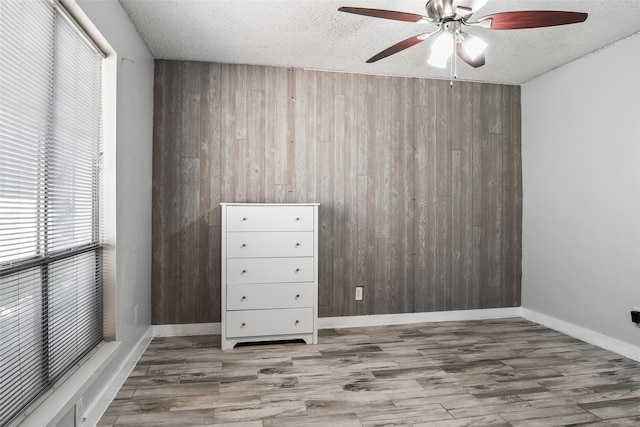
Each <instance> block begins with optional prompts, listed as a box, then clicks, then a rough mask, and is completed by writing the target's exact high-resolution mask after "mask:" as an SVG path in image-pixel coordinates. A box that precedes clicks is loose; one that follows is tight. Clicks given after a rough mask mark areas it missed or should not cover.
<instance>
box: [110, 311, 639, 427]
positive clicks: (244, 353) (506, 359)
mask: <svg viewBox="0 0 640 427" xmlns="http://www.w3.org/2000/svg"><path fill="white" fill-rule="evenodd" d="M219 348H220V337H219V336H197V337H177V338H176V337H173V338H157V339H154V340H153V342H152V343H151V344H150V346H149V348H148V349H147V351H146V352H145V353H144V355H143V356H142V358H141V359H140V361H139V362H138V364H137V366H136V367H135V369H134V370H133V372H132V373H131V375H130V377H129V378H128V379H127V381H126V382H125V384H124V386H123V387H122V389H121V390H120V392H119V393H118V395H117V397H116V399H115V400H114V401H113V402H112V404H111V405H110V406H109V408H108V410H107V411H106V413H105V414H104V416H103V418H102V419H101V420H100V423H99V425H100V426H156V427H160V426H195V425H198V426H200V425H216V426H222V425H224V426H236V427H262V426H264V427H268V426H291V427H302V426H332V427H333V426H358V427H361V426H416V427H418V426H419V427H422V426H455V427H458V426H489V425H490V426H555V425H589V426H638V425H640V363H638V362H635V361H633V360H630V359H626V358H624V357H622V356H620V355H617V354H615V353H612V352H609V351H606V350H603V349H600V348H598V347H595V346H592V345H590V344H586V343H584V342H582V341H579V340H576V339H573V338H571V337H568V336H565V335H563V334H560V333H558V332H555V331H553V330H550V329H547V328H545V327H543V326H540V325H537V324H534V323H531V322H528V321H526V320H523V319H503V320H488V321H472V322H447V323H421V324H412V325H396V326H379V327H362V328H350V329H335V330H334V329H328V330H321V331H320V337H319V344H318V345H303V344H277V345H274V344H269V345H265V346H248V347H242V348H236V349H234V350H230V351H225V352H222V351H221V350H220V349H219Z"/></svg>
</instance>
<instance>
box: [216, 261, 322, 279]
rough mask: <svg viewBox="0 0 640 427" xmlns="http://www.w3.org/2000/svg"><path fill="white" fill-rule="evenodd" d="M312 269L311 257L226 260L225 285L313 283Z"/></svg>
mask: <svg viewBox="0 0 640 427" xmlns="http://www.w3.org/2000/svg"><path fill="white" fill-rule="evenodd" d="M313 268H314V265H313V257H308V258H228V259H227V285H233V284H236V283H239V284H242V283H279V282H313V280H314V271H313ZM223 286H224V283H223Z"/></svg>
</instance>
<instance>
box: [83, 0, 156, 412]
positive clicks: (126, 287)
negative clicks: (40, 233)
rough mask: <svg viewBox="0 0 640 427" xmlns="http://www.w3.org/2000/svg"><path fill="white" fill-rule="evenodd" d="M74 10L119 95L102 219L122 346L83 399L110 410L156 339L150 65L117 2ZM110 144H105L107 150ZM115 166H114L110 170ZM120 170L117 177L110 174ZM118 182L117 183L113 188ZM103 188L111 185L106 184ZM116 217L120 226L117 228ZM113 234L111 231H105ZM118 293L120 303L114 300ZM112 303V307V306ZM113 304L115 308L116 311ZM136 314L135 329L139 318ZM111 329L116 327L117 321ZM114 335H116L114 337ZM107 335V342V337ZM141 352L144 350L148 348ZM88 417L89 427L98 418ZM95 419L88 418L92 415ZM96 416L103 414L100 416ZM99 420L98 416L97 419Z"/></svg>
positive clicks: (88, 0) (90, 1)
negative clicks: (97, 41) (110, 250)
mask: <svg viewBox="0 0 640 427" xmlns="http://www.w3.org/2000/svg"><path fill="white" fill-rule="evenodd" d="M77 4H78V5H79V6H80V8H81V9H82V10H83V12H84V13H85V14H86V16H87V17H88V18H89V20H90V21H91V22H92V24H93V25H94V26H95V27H96V28H97V30H98V31H99V32H100V33H101V35H102V36H103V37H104V38H105V39H106V41H107V42H108V43H109V45H110V46H111V47H112V48H113V50H115V53H116V55H117V56H116V58H115V61H116V62H115V66H116V67H117V92H116V99H115V108H116V117H115V120H116V123H115V142H116V144H115V151H114V150H113V148H114V147H111V151H109V147H105V153H106V154H109V155H110V156H111V163H112V165H111V166H112V170H111V174H110V182H106V183H105V184H106V186H107V187H109V186H111V187H110V188H105V193H106V197H107V199H109V194H110V195H111V198H110V200H107V201H106V203H107V205H108V206H107V210H106V212H105V215H109V216H110V217H109V218H105V222H106V223H107V228H109V224H110V226H111V227H112V230H111V231H112V233H113V230H115V236H113V234H112V235H111V236H107V238H109V237H110V238H111V240H112V242H111V243H112V244H115V260H113V261H114V262H113V263H112V266H111V271H110V273H111V274H113V273H114V271H113V270H114V269H115V275H114V277H110V278H108V279H109V280H112V281H113V280H114V278H115V283H112V284H113V285H115V289H111V290H110V292H107V295H106V296H105V298H106V299H107V310H108V311H109V310H112V313H110V315H111V316H115V339H116V341H118V342H119V343H120V345H119V347H118V350H117V355H116V356H115V357H114V358H113V360H112V361H111V363H110V365H109V367H108V368H107V369H105V371H104V372H103V373H102V375H101V376H100V377H98V378H97V379H96V381H95V385H94V386H93V387H92V388H90V389H89V390H88V391H87V392H86V393H85V394H84V396H85V397H84V406H85V408H87V407H90V408H91V405H97V407H98V409H99V408H100V407H104V405H105V404H106V403H108V402H97V401H96V400H100V399H103V400H104V399H107V400H109V399H110V398H112V397H113V396H111V395H110V392H107V393H106V394H105V395H101V393H103V392H104V386H105V384H108V383H109V381H110V380H112V378H113V376H114V375H115V374H116V372H118V370H119V369H120V367H121V365H122V364H123V363H124V364H127V363H135V360H133V361H131V360H128V358H129V356H130V355H131V354H132V353H133V354H135V353H136V351H139V350H140V349H139V348H136V347H139V346H140V342H141V340H142V341H143V342H144V340H145V337H148V336H150V333H151V332H150V331H151V327H150V325H151V172H152V142H153V66H154V61H153V57H152V56H151V54H150V53H149V51H148V49H147V47H146V45H145V43H144V41H143V40H142V38H141V37H140V36H139V34H138V32H137V30H136V29H135V27H134V26H133V24H132V23H131V21H130V20H129V17H128V15H127V14H126V12H125V11H124V10H123V9H122V7H121V6H120V4H119V3H118V2H117V1H116V0H101V1H95V0H77ZM107 143H108V141H106V142H105V144H107ZM114 162H115V164H113V163H114ZM114 166H115V174H114V173H113V167H114ZM114 179H115V183H114V182H113V180H114ZM105 180H106V179H105ZM114 216H115V223H114ZM107 233H108V231H107ZM112 292H115V295H113V294H112ZM109 299H111V301H109ZM114 303H115V307H113V306H112V305H113V304H114ZM136 306H137V322H136V319H135V310H136ZM106 321H107V322H108V323H111V325H110V326H113V319H109V315H108V316H107V319H106ZM112 332H113V331H112ZM107 334H108V335H110V333H109V331H107ZM143 345H144V344H143ZM95 409H96V407H95V406H94V411H93V413H89V417H90V419H89V425H90V424H91V421H97V420H92V419H91V417H92V416H93V417H95V416H96V414H95V412H96V411H95ZM90 412H91V411H90ZM98 412H100V411H99V410H98ZM98 415H99V414H98Z"/></svg>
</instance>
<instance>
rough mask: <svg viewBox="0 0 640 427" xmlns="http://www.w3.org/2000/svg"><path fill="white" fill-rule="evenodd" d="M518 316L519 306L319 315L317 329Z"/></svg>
mask: <svg viewBox="0 0 640 427" xmlns="http://www.w3.org/2000/svg"><path fill="white" fill-rule="evenodd" d="M508 317H520V307H507V308H487V309H482V310H452V311H435V312H429V313H398V314H373V315H368V316H343V317H320V318H319V319H318V329H329V328H352V327H356V326H380V325H402V324H407V323H423V322H451V321H459V320H483V319H503V318H508Z"/></svg>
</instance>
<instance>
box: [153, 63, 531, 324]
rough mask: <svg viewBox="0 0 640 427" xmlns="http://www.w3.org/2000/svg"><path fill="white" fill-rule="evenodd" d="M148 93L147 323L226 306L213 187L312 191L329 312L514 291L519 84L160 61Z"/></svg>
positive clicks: (323, 301) (224, 195) (515, 296)
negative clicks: (151, 99) (359, 297)
mask: <svg viewBox="0 0 640 427" xmlns="http://www.w3.org/2000/svg"><path fill="white" fill-rule="evenodd" d="M154 108H155V116H154V117H155V118H154V158H153V166H154V172H153V174H154V175H153V218H152V221H153V295H152V298H153V323H155V324H173V323H197V322H216V321H219V320H220V207H219V204H220V202H319V203H320V205H321V206H320V221H319V227H320V237H321V240H320V248H319V252H320V265H319V314H320V316H322V317H326V316H349V315H364V314H383V313H407V312H422V311H440V310H453V309H455V310H463V309H478V308H493V307H512V306H518V305H519V304H520V272H521V267H520V266H521V224H522V222H521V217H522V183H521V160H520V88H519V87H515V86H500V85H489V84H480V83H469V82H454V84H453V86H451V85H450V84H449V82H448V81H437V80H425V79H415V78H400V77H380V76H365V75H355V74H341V73H328V72H319V71H304V70H298V69H285V68H274V67H262V66H249V65H228V64H209V63H196V62H181V61H164V60H158V61H157V62H156V76H155V107H154ZM356 286H363V287H364V300H363V301H355V300H354V295H355V287H356Z"/></svg>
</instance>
